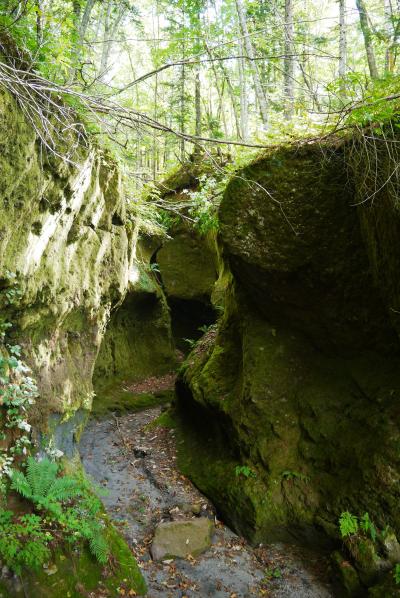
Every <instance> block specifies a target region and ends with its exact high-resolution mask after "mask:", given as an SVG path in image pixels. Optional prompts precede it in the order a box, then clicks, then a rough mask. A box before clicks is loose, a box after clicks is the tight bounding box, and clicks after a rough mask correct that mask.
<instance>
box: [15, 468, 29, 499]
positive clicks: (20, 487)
mask: <svg viewBox="0 0 400 598" xmlns="http://www.w3.org/2000/svg"><path fill="white" fill-rule="evenodd" d="M10 478H11V489H12V490H16V492H18V494H21V495H22V496H23V497H24V498H27V499H32V488H31V486H30V484H29V482H28V480H27V479H26V477H25V475H24V474H23V473H22V471H17V470H16V469H13V470H12V472H11V476H10Z"/></svg>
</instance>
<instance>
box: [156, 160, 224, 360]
mask: <svg viewBox="0 0 400 598" xmlns="http://www.w3.org/2000/svg"><path fill="white" fill-rule="evenodd" d="M212 166H213V165H212V164H211V161H210V162H207V161H204V162H200V163H187V164H184V165H183V166H182V167H181V168H180V169H178V170H177V171H176V172H175V174H174V175H172V176H171V177H170V178H169V179H168V180H166V181H164V183H163V186H162V189H163V194H162V198H163V200H164V202H166V204H168V203H170V204H172V205H174V206H175V205H177V206H179V205H181V204H183V205H185V204H187V202H188V199H190V195H189V194H190V193H191V192H195V191H198V190H199V186H200V182H199V181H200V179H201V178H202V176H204V175H205V174H206V173H211V172H212V171H210V169H211V168H212ZM184 213H185V210H184ZM186 215H188V214H187V210H186ZM153 260H154V262H156V263H157V266H158V269H159V275H160V280H161V282H162V287H163V290H164V292H165V295H166V298H167V301H168V305H169V307H170V309H171V319H172V332H173V335H174V339H175V343H176V345H177V347H178V348H179V349H182V350H183V351H184V352H186V351H187V348H188V346H187V344H186V342H185V340H184V339H192V340H195V339H197V338H199V336H200V333H199V327H200V326H201V325H209V324H211V323H213V322H214V321H215V312H214V309H213V307H212V304H213V303H214V299H215V298H214V296H213V295H214V291H215V284H216V281H217V278H218V269H219V258H218V251H217V245H216V235H215V232H214V231H209V232H208V233H204V234H203V233H202V232H200V231H199V230H198V228H196V226H194V225H193V222H192V221H191V220H184V219H179V218H177V219H173V220H172V221H171V224H170V227H169V230H168V238H167V239H165V240H164V241H163V242H162V243H161V244H160V246H159V247H158V248H157V251H156V252H155V253H154V256H153Z"/></svg>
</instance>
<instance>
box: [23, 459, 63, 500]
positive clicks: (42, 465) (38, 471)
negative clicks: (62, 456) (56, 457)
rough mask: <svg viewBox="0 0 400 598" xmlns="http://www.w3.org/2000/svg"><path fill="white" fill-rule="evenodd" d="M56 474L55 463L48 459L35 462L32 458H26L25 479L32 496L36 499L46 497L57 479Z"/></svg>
mask: <svg viewBox="0 0 400 598" xmlns="http://www.w3.org/2000/svg"><path fill="white" fill-rule="evenodd" d="M57 473H58V465H57V463H53V462H52V461H49V459H43V460H42V461H36V460H35V459H33V457H29V458H28V466H27V471H26V477H27V478H28V482H29V484H30V486H31V488H32V494H33V495H35V496H37V497H39V496H46V495H47V493H48V491H49V489H50V487H51V485H52V484H53V483H54V481H55V479H56V477H57Z"/></svg>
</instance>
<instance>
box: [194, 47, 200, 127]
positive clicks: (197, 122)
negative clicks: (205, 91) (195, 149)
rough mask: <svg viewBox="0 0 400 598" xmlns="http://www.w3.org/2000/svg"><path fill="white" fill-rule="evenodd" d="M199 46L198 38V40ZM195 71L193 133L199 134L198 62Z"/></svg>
mask: <svg viewBox="0 0 400 598" xmlns="http://www.w3.org/2000/svg"><path fill="white" fill-rule="evenodd" d="M198 46H200V40H198ZM195 68H196V72H195V76H194V106H195V113H196V116H195V129H194V130H195V135H196V137H200V136H201V88H200V63H199V64H196V67H195Z"/></svg>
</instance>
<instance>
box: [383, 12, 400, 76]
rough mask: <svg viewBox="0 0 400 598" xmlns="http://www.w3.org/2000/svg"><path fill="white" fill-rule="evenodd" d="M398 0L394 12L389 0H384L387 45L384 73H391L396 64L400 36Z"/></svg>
mask: <svg viewBox="0 0 400 598" xmlns="http://www.w3.org/2000/svg"><path fill="white" fill-rule="evenodd" d="M399 4H400V2H399V0H398V1H397V10H396V12H395V13H394V11H393V4H392V2H391V1H390V0H384V12H385V31H386V39H387V46H386V52H385V73H393V71H394V68H395V64H396V54H397V44H398V40H399V36H400V5H399Z"/></svg>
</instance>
